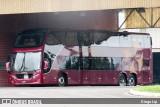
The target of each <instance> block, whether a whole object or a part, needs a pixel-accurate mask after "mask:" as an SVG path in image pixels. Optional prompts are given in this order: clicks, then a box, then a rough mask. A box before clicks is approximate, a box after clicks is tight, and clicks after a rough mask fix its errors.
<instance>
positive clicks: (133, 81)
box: [128, 74, 136, 86]
mask: <svg viewBox="0 0 160 107" xmlns="http://www.w3.org/2000/svg"><path fill="white" fill-rule="evenodd" d="M135 85H136V79H135V76H134V75H133V74H131V75H130V76H129V80H128V86H135Z"/></svg>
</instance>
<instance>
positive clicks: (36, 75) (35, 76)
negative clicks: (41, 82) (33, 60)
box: [32, 74, 40, 79]
mask: <svg viewBox="0 0 160 107" xmlns="http://www.w3.org/2000/svg"><path fill="white" fill-rule="evenodd" d="M39 75H40V74H35V75H34V76H33V77H32V78H33V79H35V78H37V77H38V76H39Z"/></svg>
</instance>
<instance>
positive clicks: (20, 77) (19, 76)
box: [16, 74, 33, 79]
mask: <svg viewBox="0 0 160 107" xmlns="http://www.w3.org/2000/svg"><path fill="white" fill-rule="evenodd" d="M32 76H33V74H28V77H29V78H32ZM16 77H17V78H18V79H24V74H16Z"/></svg>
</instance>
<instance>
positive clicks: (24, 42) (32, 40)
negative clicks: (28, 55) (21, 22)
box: [15, 32, 44, 48]
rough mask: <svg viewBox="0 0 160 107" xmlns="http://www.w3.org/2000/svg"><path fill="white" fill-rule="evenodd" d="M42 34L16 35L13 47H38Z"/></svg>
mask: <svg viewBox="0 0 160 107" xmlns="http://www.w3.org/2000/svg"><path fill="white" fill-rule="evenodd" d="M43 39H44V33H40V32H39V33H27V34H20V35H18V37H17V39H16V42H15V47H17V48H24V47H38V46H41V45H42V44H43Z"/></svg>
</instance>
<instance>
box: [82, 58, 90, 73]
mask: <svg viewBox="0 0 160 107" xmlns="http://www.w3.org/2000/svg"><path fill="white" fill-rule="evenodd" d="M82 59H83V70H89V58H88V57H84V58H82Z"/></svg>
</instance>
